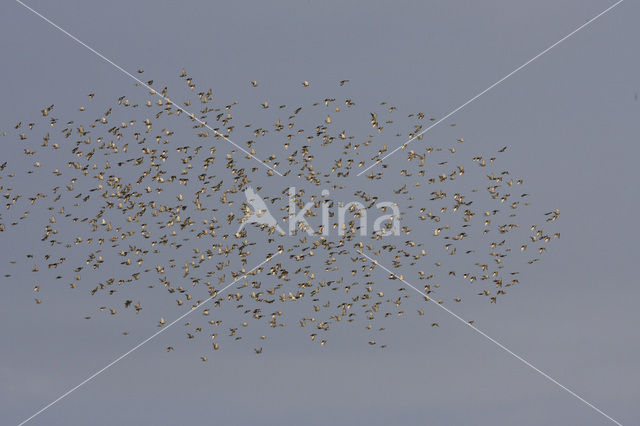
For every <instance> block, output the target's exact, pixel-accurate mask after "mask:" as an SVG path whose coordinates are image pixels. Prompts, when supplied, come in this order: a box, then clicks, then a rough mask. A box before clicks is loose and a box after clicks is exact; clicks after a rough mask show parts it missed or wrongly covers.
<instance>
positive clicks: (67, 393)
mask: <svg viewBox="0 0 640 426" xmlns="http://www.w3.org/2000/svg"><path fill="white" fill-rule="evenodd" d="M279 254H280V252H277V253H275V254H274V255H271V256H269V257H267V258H266V259H265V260H263V261H262V262H260V263H259V264H258V265H256V266H254V267H253V268H251V269H250V270H249V271H247V272H245V273H244V274H243V275H242V276H241V277H240V278H238V279H237V280H235V281H233V282H232V283H231V284H229V285H227V286H226V287H223V288H222V289H221V290H220V291H218V293H216V295H215V296H211V297H209V298H207V299H205V300H204V301H203V302H202V303H200V304H199V305H198V306H196V307H194V308H191V309H190V310H188V311H187V312H185V313H184V314H182V315H180V316H179V317H178V318H176V319H175V320H173V321H171V322H170V323H169V324H167V325H166V326H165V327H163V328H161V329H160V330H159V331H157V332H155V333H153V334H152V335H151V336H149V337H147V338H146V339H144V340H143V341H141V342H140V343H138V344H137V345H135V346H134V347H133V348H131V349H129V350H128V351H127V352H125V353H123V354H122V355H120V356H119V357H118V358H116V359H114V360H113V361H111V362H110V363H109V364H107V365H105V366H104V367H103V368H101V369H100V370H98V371H96V372H95V373H93V374H92V375H90V376H89V377H87V378H86V379H84V380H83V381H82V382H80V383H79V384H77V385H76V386H74V387H72V388H71V389H69V390H68V391H66V392H65V393H63V394H62V395H60V396H59V397H58V398H56V399H55V400H53V401H51V402H50V403H49V404H47V405H45V406H44V407H42V408H41V409H40V410H38V411H37V412H36V413H34V414H33V415H32V416H30V417H29V418H27V419H25V420H23V421H22V422H20V423H19V424H18V426H22V425H24V424H25V423H27V422H29V421H31V420H33V418H34V417H36V416H38V415H39V414H42V413H43V412H44V411H46V410H48V409H49V408H51V407H52V406H53V405H54V404H56V403H58V402H60V401H61V400H63V399H64V398H66V397H67V396H69V395H71V394H72V393H73V392H75V391H76V390H78V388H80V387H81V386H83V385H85V384H87V383H88V382H90V381H91V380H93V379H95V378H96V377H97V376H99V375H100V374H102V373H103V372H105V371H106V370H107V369H109V368H110V367H112V366H113V365H115V364H116V363H118V362H120V361H122V360H123V359H124V358H126V357H127V356H128V355H130V354H131V353H133V352H134V351H136V350H137V349H139V348H140V347H142V346H143V345H145V344H146V343H147V342H149V341H150V340H152V339H153V338H155V337H156V336H158V335H159V334H161V333H164V332H165V331H167V330H168V329H169V328H170V327H171V326H173V325H174V324H175V323H177V322H178V321H180V320H182V319H183V318H184V317H186V316H187V315H190V314H191V313H193V312H195V311H197V310H198V309H200V307H202V306H203V305H205V304H206V303H207V302H210V301H211V300H213V299H214V298H215V297H218V296H220V295H221V294H222V293H223V292H224V291H225V290H226V289H228V288H229V287H231V286H232V285H234V284H235V283H237V282H238V281H240V280H242V279H244V278H246V277H247V275H249V274H250V273H251V272H253V271H255V270H256V269H258V268H260V267H261V266H262V265H264V264H265V263H267V262H269V261H270V260H271V259H273V258H274V257H276V256H278V255H279Z"/></svg>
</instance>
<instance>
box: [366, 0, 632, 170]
mask: <svg viewBox="0 0 640 426" xmlns="http://www.w3.org/2000/svg"><path fill="white" fill-rule="evenodd" d="M623 1H624V0H618V1H617V2H616V3H614V4H613V5H611V6H609V7H608V8H606V9H605V10H603V11H602V12H600V13H599V14H597V15H596V16H594V17H593V18H591V19H589V20H588V21H587V22H585V23H584V24H582V25H580V26H579V27H578V28H576V29H575V30H573V31H571V32H570V33H569V34H567V35H566V36H564V37H562V38H561V39H560V40H558V41H557V42H555V43H553V44H552V45H551V46H549V47H547V48H546V49H544V50H543V51H542V52H540V53H538V54H537V55H536V56H534V57H533V58H531V59H529V60H528V61H527V62H525V63H524V64H522V65H520V66H519V67H518V68H516V69H515V70H513V71H511V72H510V73H509V74H507V75H505V76H504V77H502V78H501V79H500V80H498V81H496V82H495V83H493V84H492V85H491V86H489V87H487V88H486V89H484V90H483V91H482V92H480V93H478V94H477V95H475V96H474V97H472V98H471V99H469V100H468V101H466V102H465V103H463V104H462V105H460V106H459V107H457V108H455V109H454V110H452V111H451V112H449V113H448V114H447V115H445V116H444V117H442V118H440V119H439V120H438V121H436V122H434V123H433V124H431V125H430V126H429V127H427V128H426V129H424V130H423V131H421V132H420V133H418V134H417V135H415V136H414V137H412V138H411V139H409V140H408V141H406V142H405V143H403V144H402V145H400V146H399V147H397V148H395V149H394V150H393V151H391V152H390V153H388V154H387V155H385V156H384V157H382V158H380V159H378V160H376V161H375V163H373V164H371V165H370V166H369V167H367V168H366V169H364V170H362V171H361V172H360V173H358V174H357V176H361V175H362V174H363V173H365V172H366V171H367V170H369V169H371V168H373V167H375V166H377V165H378V164H381V163H382V162H383V161H384V160H385V159H387V158H388V157H390V156H392V155H393V154H395V153H396V152H398V151H399V150H401V149H404V148H406V146H407V145H409V144H410V143H411V142H413V141H415V140H416V139H418V138H420V136H422V135H424V134H425V133H427V132H428V131H429V130H431V129H433V128H434V127H436V126H437V125H438V124H440V123H442V122H443V121H444V120H446V119H447V118H449V117H451V116H452V115H453V114H455V113H456V112H458V111H460V110H461V109H462V108H464V107H466V106H467V105H469V104H470V103H471V102H473V101H475V100H476V99H478V98H479V97H480V96H482V95H484V94H485V93H487V92H488V91H490V90H491V89H493V88H494V87H496V86H497V85H499V84H500V83H502V82H503V81H505V80H506V79H508V78H509V77H511V76H512V75H514V74H515V73H517V72H518V71H520V70H521V69H523V68H524V67H526V66H527V65H529V64H530V63H532V62H533V61H535V60H536V59H538V58H539V57H541V56H542V55H544V54H545V53H547V52H549V51H550V50H551V49H553V48H554V47H556V46H557V45H559V44H560V43H562V42H563V41H565V40H566V39H568V38H569V37H571V36H572V35H574V34H576V33H577V32H578V31H580V30H582V29H583V28H585V27H586V26H588V25H589V24H591V23H593V22H594V21H595V20H596V19H598V18H600V17H601V16H602V15H604V14H606V13H607V12H609V11H610V10H612V9H613V8H614V7H616V6H618V5H619V4H620V3H622V2H623Z"/></svg>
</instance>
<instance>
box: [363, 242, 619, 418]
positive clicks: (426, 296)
mask: <svg viewBox="0 0 640 426" xmlns="http://www.w3.org/2000/svg"><path fill="white" fill-rule="evenodd" d="M356 252H357V253H358V254H361V255H362V256H364V257H366V258H367V259H369V261H371V263H373V264H374V265H376V266H379V267H381V268H382V269H384V270H385V271H387V272H388V273H390V274H391V275H393V276H394V277H396V278H397V279H399V280H400V281H402V282H403V283H405V284H406V285H408V286H409V287H411V288H412V289H414V290H415V291H417V292H418V293H420V294H421V295H422V296H424V297H425V299H426V300H428V301H429V302H431V303H434V304H435V305H436V306H438V307H439V308H441V309H443V310H444V311H446V312H447V313H448V314H449V315H451V316H453V317H454V318H456V319H457V320H459V321H460V322H462V323H463V324H464V325H466V326H468V327H471V328H472V329H473V330H474V331H475V332H477V333H478V334H480V335H481V336H483V337H484V338H486V339H488V340H489V341H490V342H492V343H494V344H495V345H497V346H498V347H499V348H500V349H502V350H504V351H505V352H507V353H508V354H509V355H511V356H513V357H514V358H516V359H517V360H518V361H520V362H522V363H524V364H525V365H526V366H527V367H530V368H531V369H533V370H534V371H536V372H537V373H539V374H541V375H542V376H543V377H544V378H546V379H547V380H549V381H551V382H552V383H554V384H556V385H558V386H559V387H561V388H562V389H564V390H565V391H567V392H569V393H570V394H571V395H573V396H574V397H576V398H578V399H579V400H580V401H582V402H584V403H585V404H586V405H588V406H589V407H591V408H593V409H594V410H596V411H597V412H598V413H600V414H602V415H603V416H604V417H606V418H607V419H609V420H611V421H612V422H613V423H615V424H617V425H619V426H622V423H620V422H619V421H617V420H615V419H614V418H613V417H611V416H609V415H608V414H606V413H605V412H604V411H602V410H600V409H599V408H598V407H596V406H595V405H593V404H592V403H590V402H589V401H587V400H586V399H584V398H583V397H581V396H580V395H578V394H577V393H575V392H574V391H572V390H571V389H569V388H568V387H566V386H565V385H563V384H562V383H560V382H558V381H557V380H556V379H554V378H553V377H551V376H549V375H548V374H547V373H545V372H544V371H542V370H540V369H539V368H538V367H536V366H535V365H533V364H531V363H530V362H529V361H527V360H526V359H524V358H523V357H521V356H520V355H518V354H516V353H515V352H513V351H512V350H511V349H509V348H507V347H506V346H505V345H503V344H502V343H500V342H499V341H497V340H496V339H494V338H493V337H491V336H489V335H488V334H486V333H485V332H484V331H482V330H480V329H479V328H478V327H476V326H474V325H473V324H470V323H469V322H468V321H466V320H465V319H464V318H462V317H461V316H460V315H458V314H456V313H455V312H453V311H451V310H450V309H449V308H447V307H446V306H444V305H442V304H440V303H438V302H436V301H435V300H433V299H432V298H430V297H429V296H428V295H427V294H426V293H425V292H423V291H422V290H420V289H419V288H417V287H415V286H414V285H413V284H411V283H410V282H407V281H406V280H405V279H403V278H401V277H399V276H398V275H396V274H395V273H393V272H392V271H391V270H390V269H388V268H386V267H385V266H384V265H382V264H381V263H380V262H378V261H377V260H376V259H373V258H372V257H369V256H367V255H366V254H365V253H364V252H362V251H359V250H356Z"/></svg>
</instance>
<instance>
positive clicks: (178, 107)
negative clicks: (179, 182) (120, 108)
mask: <svg viewBox="0 0 640 426" xmlns="http://www.w3.org/2000/svg"><path fill="white" fill-rule="evenodd" d="M16 2H17V3H19V4H20V5H22V6H24V7H25V8H26V9H28V10H30V11H31V12H33V13H34V14H36V15H37V16H39V17H40V18H42V19H43V20H44V21H46V22H48V23H49V24H51V25H52V26H53V27H55V28H56V29H58V30H60V31H61V32H62V33H64V34H65V35H67V36H69V37H70V38H71V39H73V40H74V41H75V42H77V43H78V44H80V45H82V46H84V47H86V48H87V49H89V50H90V51H91V52H93V53H95V54H96V55H97V56H98V57H100V58H101V59H103V60H104V61H106V62H108V63H109V64H111V65H113V66H114V67H115V68H117V69H118V70H119V71H121V72H122V73H123V74H125V75H127V76H128V77H130V78H132V79H133V80H135V81H136V82H137V83H138V84H140V85H141V86H144V87H146V88H147V89H149V90H150V91H151V93H154V94H156V95H158V96H159V97H160V98H162V99H164V100H165V101H167V105H173V106H174V107H176V108H177V109H179V110H180V111H182V112H184V113H186V114H187V115H188V116H189V117H191V118H192V119H193V120H195V121H197V122H198V123H200V124H202V125H203V126H205V127H206V128H207V129H209V130H211V131H213V132H214V134H215V135H216V136H219V137H221V138H222V139H224V140H226V141H227V142H229V143H230V144H231V145H233V146H235V147H236V148H238V149H239V150H240V151H242V152H244V153H245V154H247V156H248V157H249V158H252V159H254V160H256V161H257V162H258V163H260V164H262V165H263V166H264V167H266V168H268V169H270V170H271V171H272V172H274V173H275V174H277V175H278V176H282V174H281V173H280V172H279V171H277V170H276V169H274V168H273V167H271V166H269V165H268V164H265V163H264V162H263V161H262V160H260V159H259V158H258V157H256V156H255V155H253V154H251V153H250V152H249V151H247V150H246V149H244V148H242V147H241V146H240V145H238V144H236V143H235V142H233V141H232V140H231V139H229V138H228V137H226V136H225V135H223V134H222V133H220V132H218V131H217V130H215V129H214V128H212V127H211V126H209V125H208V124H207V123H205V122H204V121H202V120H200V119H199V118H198V117H196V115H195V114H193V113H192V112H189V111H187V110H186V109H184V108H182V107H181V106H180V105H178V104H176V103H174V102H173V101H171V100H170V99H169V98H167V97H165V96H163V95H162V94H161V93H160V92H158V91H157V90H155V89H154V88H152V87H151V86H149V85H148V84H146V83H145V82H144V81H142V80H140V79H139V78H138V77H136V76H135V75H133V74H131V73H130V72H129V71H127V70H125V69H124V68H122V67H121V66H120V65H118V64H116V63H115V62H113V61H112V60H111V59H109V58H107V57H106V56H104V55H103V54H102V53H100V52H98V51H97V50H95V49H94V48H92V47H91V46H89V45H87V44H86V43H85V42H83V41H82V40H80V39H78V38H77V37H76V36H74V35H73V34H71V33H69V32H68V31H66V30H65V29H64V28H61V27H60V26H59V25H57V24H56V23H55V22H53V21H51V20H50V19H49V18H47V17H46V16H43V15H42V14H40V13H39V12H37V11H36V10H34V9H32V8H31V7H29V6H27V5H26V4H24V3H23V2H22V1H20V0H16Z"/></svg>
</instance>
